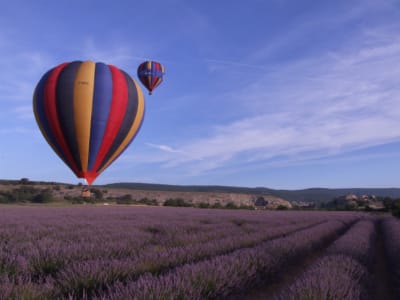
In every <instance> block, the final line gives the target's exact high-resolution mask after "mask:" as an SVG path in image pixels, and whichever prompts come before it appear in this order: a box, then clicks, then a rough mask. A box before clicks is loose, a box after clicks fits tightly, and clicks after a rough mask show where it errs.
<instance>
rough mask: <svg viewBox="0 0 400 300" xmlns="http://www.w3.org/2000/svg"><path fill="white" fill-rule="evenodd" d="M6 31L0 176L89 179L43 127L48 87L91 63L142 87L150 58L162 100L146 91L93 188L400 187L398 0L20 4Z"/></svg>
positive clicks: (7, 15)
mask: <svg viewBox="0 0 400 300" xmlns="http://www.w3.org/2000/svg"><path fill="white" fill-rule="evenodd" d="M146 11H147V12H148V11H151V12H152V13H151V18H150V16H149V15H148V14H146V13H143V12H146ZM149 18H150V19H151V22H149ZM26 24H28V25H26ZM0 25H1V28H2V31H1V32H0V45H2V47H1V48H0V49H1V50H0V51H1V54H2V55H1V58H0V64H1V67H2V68H1V71H0V76H1V77H0V78H1V82H2V83H1V85H0V96H1V101H0V120H1V121H0V139H1V140H2V144H1V147H0V177H6V178H17V180H18V179H20V178H22V177H26V178H29V179H30V180H33V181H54V182H57V181H60V182H67V183H69V184H76V183H77V182H83V180H82V179H78V178H76V177H75V175H74V174H73V172H72V171H71V170H70V169H69V168H68V167H67V166H66V165H65V164H64V163H63V162H62V161H61V159H60V158H59V157H58V156H57V155H56V154H55V153H54V152H53V150H52V149H51V148H50V146H49V145H48V144H47V143H46V141H45V139H44V138H43V136H42V135H41V133H40V130H39V128H38V126H37V124H36V122H35V118H34V115H33V111H32V95H33V92H34V89H35V87H36V85H37V83H38V81H39V80H40V78H41V77H42V76H43V74H44V73H45V72H47V71H48V70H49V69H51V68H53V67H55V66H57V65H59V64H61V63H63V62H70V61H76V60H82V61H84V60H92V61H95V62H104V63H107V64H112V65H115V66H117V67H118V68H121V69H122V70H124V71H126V72H127V73H128V74H129V75H130V76H131V77H132V78H133V79H134V80H135V81H137V82H138V83H139V80H138V78H137V75H136V69H137V67H138V65H139V64H140V63H142V62H143V61H145V60H149V59H151V60H156V61H159V62H161V63H162V64H163V65H164V66H165V69H166V74H165V78H164V81H163V82H162V84H161V85H160V86H159V87H158V88H157V89H156V90H155V91H154V92H153V95H152V96H149V95H147V91H146V89H145V88H144V87H143V85H141V83H139V85H140V86H141V88H142V90H143V92H144V94H145V103H146V104H145V105H146V112H145V117H144V120H143V124H142V126H141V129H140V131H139V132H138V134H137V136H136V138H135V139H134V140H133V142H132V143H131V145H130V146H129V147H128V149H127V150H126V151H125V152H124V153H123V154H122V155H121V156H120V157H119V158H118V159H117V160H116V161H115V162H114V163H113V164H112V165H111V166H109V167H108V168H107V169H106V170H105V171H104V172H103V173H102V174H100V176H99V177H98V178H97V180H96V181H95V182H94V185H103V184H106V183H107V182H123V181H126V182H143V183H145V182H157V184H167V185H198V186H204V185H217V186H243V187H246V186H247V187H251V186H254V187H257V186H262V187H267V188H271V189H290V190H299V189H308V188H312V187H315V188H318V187H322V188H333V189H335V188H338V187H339V186H353V188H354V186H355V187H357V186H363V188H397V187H400V184H399V181H398V170H399V169H400V101H399V100H400V37H399V34H398V33H399V32H400V6H399V5H398V3H397V2H396V1H394V0H387V1H378V0H367V1H365V0H357V1H352V2H351V3H350V2H348V1H345V0H339V1H335V2H334V3H333V2H332V3H331V2H317V3H316V2H315V1H311V0H301V1H298V2H295V3H293V2H290V1H286V0H283V1H281V0H276V1H268V2H267V3H264V2H263V1H259V0H250V1H248V2H246V3H232V2H228V1H218V2H216V3H214V2H209V1H204V2H196V1H183V0H168V1H160V0H158V1H152V2H151V3H142V2H140V3H139V2H138V3H132V2H131V1H126V0H124V1H120V2H118V3H113V4H110V3H109V2H107V1H103V0H101V1H93V0H87V1H83V2H82V1H77V0H72V1H68V2H57V3H56V2H54V3H44V2H40V1H39V2H36V3H33V2H31V1H27V0H17V1H12V2H8V3H7V4H6V5H4V9H3V10H2V11H1V12H0Z"/></svg>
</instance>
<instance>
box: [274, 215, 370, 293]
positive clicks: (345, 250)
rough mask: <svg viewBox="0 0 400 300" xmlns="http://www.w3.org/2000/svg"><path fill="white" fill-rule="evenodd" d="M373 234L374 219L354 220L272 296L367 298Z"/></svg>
mask: <svg viewBox="0 0 400 300" xmlns="http://www.w3.org/2000/svg"><path fill="white" fill-rule="evenodd" d="M376 234H377V233H376V228H375V223H374V221H372V220H370V221H368V220H363V221H359V222H357V223H356V224H355V225H354V226H353V227H351V228H350V229H349V230H348V231H347V232H346V234H344V235H343V236H341V237H340V238H339V239H337V240H336V241H335V242H334V243H333V244H332V245H331V246H330V247H329V248H328V249H327V251H326V253H325V255H324V256H323V257H321V258H320V259H318V260H317V261H316V262H315V263H314V264H312V265H311V267H309V268H308V269H307V270H306V271H304V272H303V274H302V275H300V277H299V278H298V279H297V280H295V281H294V282H293V283H292V284H291V285H289V286H288V287H287V288H285V290H284V291H281V293H280V294H278V295H277V296H275V297H274V299H275V300H307V299H310V300H311V299H321V300H323V299H342V300H357V299H360V300H361V299H363V300H364V299H368V294H369V293H368V289H367V287H368V283H369V282H370V273H369V270H368V269H369V268H371V267H372V264H373V259H374V256H375V253H374V249H375V247H374V245H375V241H376Z"/></svg>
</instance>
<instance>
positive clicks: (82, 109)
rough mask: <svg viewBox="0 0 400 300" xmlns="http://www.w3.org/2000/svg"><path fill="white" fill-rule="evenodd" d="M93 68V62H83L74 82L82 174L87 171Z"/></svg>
mask: <svg viewBox="0 0 400 300" xmlns="http://www.w3.org/2000/svg"><path fill="white" fill-rule="evenodd" d="M95 68H96V64H95V63H94V62H92V61H85V62H83V63H82V64H81V65H80V66H79V69H78V72H77V74H76V77H75V81H74V117H75V119H74V122H75V131H76V140H77V143H78V149H79V157H80V160H81V165H82V171H83V172H86V171H87V170H88V161H89V144H90V124H91V119H92V106H93V91H94V73H95Z"/></svg>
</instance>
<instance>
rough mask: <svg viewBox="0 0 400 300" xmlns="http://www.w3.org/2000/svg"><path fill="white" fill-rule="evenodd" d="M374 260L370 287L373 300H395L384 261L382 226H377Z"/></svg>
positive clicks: (387, 266) (390, 278)
mask: <svg viewBox="0 0 400 300" xmlns="http://www.w3.org/2000/svg"><path fill="white" fill-rule="evenodd" d="M375 255H376V259H375V264H374V268H373V280H372V284H373V286H372V287H371V290H372V295H371V299H373V300H382V299H383V300H396V296H395V290H394V282H393V277H392V275H391V273H390V271H389V263H388V261H387V259H386V254H385V245H384V240H383V232H382V224H381V222H379V223H378V225H377V240H376V252H375Z"/></svg>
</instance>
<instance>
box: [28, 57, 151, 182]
mask: <svg viewBox="0 0 400 300" xmlns="http://www.w3.org/2000/svg"><path fill="white" fill-rule="evenodd" d="M33 109H34V113H35V117H36V120H37V123H38V125H39V128H40V130H41V132H42V134H43V135H44V137H45V138H46V140H47V142H48V143H49V144H50V146H51V147H52V148H53V150H54V151H55V152H56V153H57V154H58V155H59V156H60V158H61V159H62V160H63V161H64V162H65V163H66V164H67V165H68V166H69V167H70V168H71V169H72V171H73V172H74V173H75V174H76V175H77V176H78V177H82V178H85V179H86V180H87V181H88V183H89V184H91V183H92V182H93V181H94V180H95V179H96V177H97V176H98V175H99V174H100V173H101V172H102V171H103V170H104V169H105V168H107V167H108V166H109V165H110V164H111V162H112V161H114V160H115V159H116V158H117V157H118V156H119V155H120V154H121V153H122V152H123V151H124V150H125V149H126V147H127V146H128V145H129V143H130V142H131V141H132V140H133V138H134V137H135V136H136V134H137V132H138V130H139V129H140V124H141V123H142V121H143V117H144V97H143V93H142V91H141V89H140V87H139V85H138V84H137V83H136V82H135V81H134V80H133V79H132V78H130V77H129V75H128V74H126V73H125V72H123V71H121V70H119V69H118V68H116V67H114V66H112V65H105V64H103V63H94V62H91V61H86V62H81V61H75V62H71V63H65V64H62V65H59V66H57V67H56V68H53V69H51V70H50V71H49V72H47V73H46V74H45V75H44V76H43V77H42V79H41V80H40V81H39V83H38V85H37V87H36V89H35V92H34V96H33Z"/></svg>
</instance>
